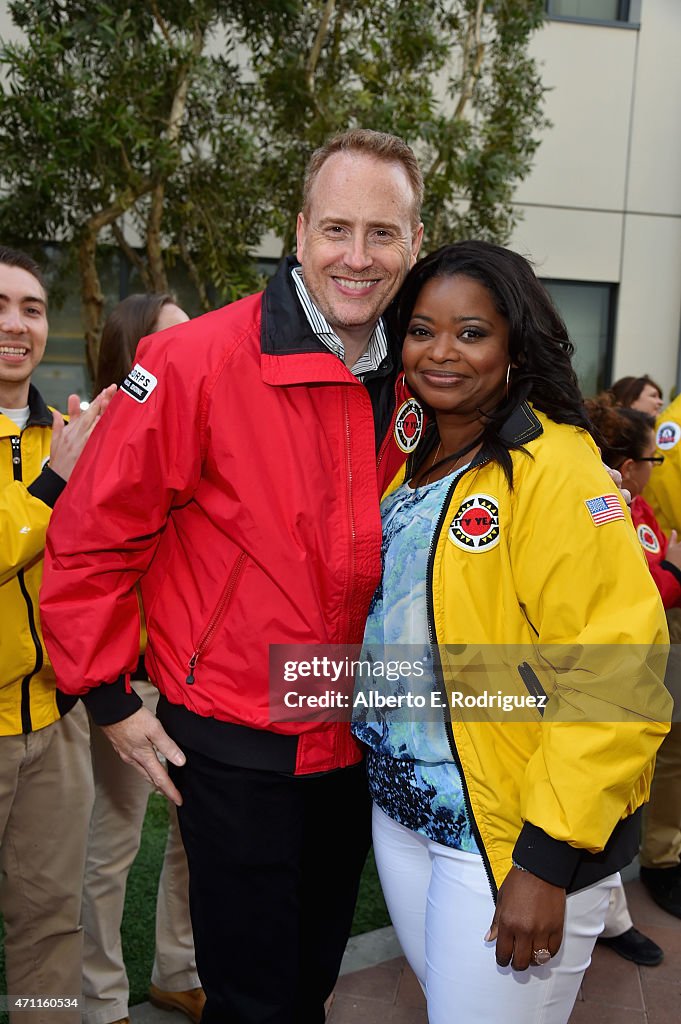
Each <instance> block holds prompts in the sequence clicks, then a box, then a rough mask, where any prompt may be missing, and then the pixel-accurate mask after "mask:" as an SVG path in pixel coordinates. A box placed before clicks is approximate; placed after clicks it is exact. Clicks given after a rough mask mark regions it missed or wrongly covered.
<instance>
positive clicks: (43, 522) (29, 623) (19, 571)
mask: <svg viewBox="0 0 681 1024" xmlns="http://www.w3.org/2000/svg"><path fill="white" fill-rule="evenodd" d="M29 408H30V415H29V420H28V423H27V425H26V427H25V429H24V430H23V431H22V432H21V433H20V432H19V431H18V430H17V428H16V426H15V425H14V423H13V422H12V420H10V419H9V418H8V417H7V416H3V415H2V414H0V736H13V735H16V734H18V733H28V732H31V731H33V730H35V729H42V728H44V726H46V725H50V724H51V723H52V722H55V721H56V720H57V719H58V718H59V717H60V716H61V715H62V714H64V713H65V712H66V711H67V710H68V709H69V708H70V707H71V706H72V705H73V703H74V701H73V698H71V697H65V696H63V695H62V694H59V693H58V692H57V690H56V687H55V679H54V673H53V671H52V666H51V665H50V663H49V660H48V658H47V655H46V653H45V645H44V643H43V638H42V633H41V630H40V617H39V612H38V591H39V589H40V582H41V579H42V574H43V552H44V549H45V534H46V532H47V525H48V523H49V521H50V516H51V514H52V506H53V505H54V503H55V501H56V500H57V497H58V496H59V494H60V493H61V491H62V489H63V487H64V481H63V480H62V479H61V477H59V476H57V475H56V474H55V473H53V472H51V470H49V469H44V468H43V467H44V464H45V462H46V461H47V459H48V458H49V454H50V442H51V439H52V414H51V412H50V410H49V409H48V408H47V406H46V405H45V403H44V401H43V399H42V397H41V395H40V394H39V392H38V391H37V390H36V389H35V388H34V387H31V389H30V392H29ZM75 634H77V629H76V627H75V626H74V635H75Z"/></svg>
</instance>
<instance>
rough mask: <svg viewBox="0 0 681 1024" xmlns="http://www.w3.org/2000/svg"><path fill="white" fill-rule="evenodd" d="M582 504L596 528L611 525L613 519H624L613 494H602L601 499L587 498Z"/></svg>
mask: <svg viewBox="0 0 681 1024" xmlns="http://www.w3.org/2000/svg"><path fill="white" fill-rule="evenodd" d="M584 504H585V505H586V507H587V508H588V510H589V514H590V516H591V518H592V519H593V521H594V524H595V525H596V526H602V525H603V523H612V522H614V521H615V519H624V512H623V511H622V506H621V505H620V503H619V500H618V499H617V498H616V497H615V495H614V494H604V495H603V496H602V497H601V498H589V500H588V501H585V502H584Z"/></svg>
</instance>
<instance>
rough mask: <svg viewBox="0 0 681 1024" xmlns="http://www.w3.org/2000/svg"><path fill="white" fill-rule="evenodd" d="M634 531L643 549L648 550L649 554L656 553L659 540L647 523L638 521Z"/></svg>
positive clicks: (658, 547) (658, 548)
mask: <svg viewBox="0 0 681 1024" xmlns="http://www.w3.org/2000/svg"><path fill="white" fill-rule="evenodd" d="M636 533H637V535H638V539H639V540H640V542H641V547H642V548H643V549H644V550H645V551H649V552H650V553H651V555H656V554H658V552H659V550H660V542H659V540H658V539H657V537H656V536H655V533H654V532H653V530H651V529H650V527H649V526H648V524H647V523H640V525H639V526H637V528H636Z"/></svg>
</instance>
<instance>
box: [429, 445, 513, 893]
mask: <svg viewBox="0 0 681 1024" xmlns="http://www.w3.org/2000/svg"><path fill="white" fill-rule="evenodd" d="M489 461H490V460H489V459H483V460H482V461H481V462H476V463H475V464H474V465H471V466H469V467H468V469H466V470H464V472H463V473H460V474H459V475H458V476H457V477H456V479H455V480H454V481H452V484H451V486H450V487H449V489H448V490H447V495H446V498H445V500H444V502H443V503H442V510H441V512H440V516H439V518H438V521H437V525H436V527H435V530H434V531H433V536H432V539H431V542H430V548H429V551H428V563H427V572H426V611H427V616H428V642H429V643H430V648H431V653H432V656H433V672H434V675H435V678H436V680H437V683H438V686H439V688H440V696H441V697H443V698H444V702H443V708H442V717H443V719H444V726H445V733H446V734H447V741H448V743H449V749H450V750H451V752H452V758H453V760H454V764H455V765H456V767H457V769H458V772H459V776H460V778H461V789H462V792H463V801H464V806H465V808H466V816H467V818H468V823H469V825H470V827H471V832H472V833H473V837H474V839H475V842H476V843H477V846H478V849H479V851H480V856H481V857H482V863H483V864H484V867H485V872H486V874H487V881H488V883H489V887H490V892H491V893H492V899H493V900H494V902H495V904H496V902H497V892H498V890H497V885H496V882H495V881H494V875H493V873H492V866H491V864H490V861H489V858H488V856H487V851H486V850H485V847H484V844H483V842H482V837H481V835H480V830H479V828H478V825H477V822H476V820H475V815H474V814H473V807H472V805H471V798H470V793H469V792H468V784H467V782H466V777H465V775H464V772H463V766H462V764H461V758H460V757H459V751H458V750H457V747H456V741H455V739H454V730H453V728H452V720H451V717H450V715H449V714H448V712H447V706H448V698H447V688H446V686H445V684H444V678H443V676H442V672H441V666H440V659H439V653H438V644H437V635H436V632H435V614H434V612H433V570H434V564H435V549H436V548H437V542H438V540H439V537H440V533H441V531H442V527H443V525H444V521H445V519H446V517H447V511H448V509H449V505H450V502H451V500H452V497H453V495H454V491H455V490H456V488H457V485H458V483H459V481H460V480H461V479H462V478H463V477H464V476H465V475H466V473H468V472H470V470H472V469H479V468H480V467H481V466H484V465H486V463H488V462H489Z"/></svg>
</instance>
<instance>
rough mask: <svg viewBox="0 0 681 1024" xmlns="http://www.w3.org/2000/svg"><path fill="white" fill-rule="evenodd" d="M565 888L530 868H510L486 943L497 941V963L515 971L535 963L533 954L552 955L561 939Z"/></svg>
mask: <svg viewBox="0 0 681 1024" xmlns="http://www.w3.org/2000/svg"><path fill="white" fill-rule="evenodd" d="M564 921H565V889H561V888H559V887H558V886H557V885H551V883H550V882H545V881H543V879H541V878H537V876H536V875H533V874H531V872H529V871H520V870H519V869H518V868H511V870H510V871H509V873H508V874H507V875H506V878H505V879H504V883H503V885H502V886H501V889H500V890H499V896H498V898H497V907H496V910H495V912H494V917H493V918H492V925H491V927H490V930H489V932H488V933H487V935H486V936H485V941H486V942H493V941H494V940H495V939H496V942H497V963H498V964H499V966H500V967H506V966H507V965H508V964H509V963H510V964H511V966H512V967H513V970H514V971H525V970H527V968H528V967H529V966H530V965H533V964H536V963H537V961H536V960H535V957H534V954H535V953H537V952H539V950H548V951H549V953H550V954H551V956H555V955H556V953H557V952H558V950H559V949H560V944H561V942H562V941H563V922H564Z"/></svg>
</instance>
